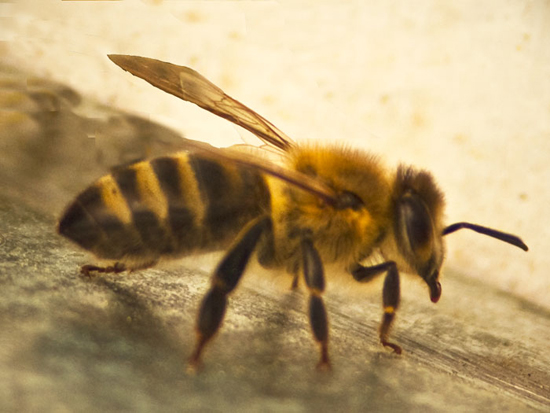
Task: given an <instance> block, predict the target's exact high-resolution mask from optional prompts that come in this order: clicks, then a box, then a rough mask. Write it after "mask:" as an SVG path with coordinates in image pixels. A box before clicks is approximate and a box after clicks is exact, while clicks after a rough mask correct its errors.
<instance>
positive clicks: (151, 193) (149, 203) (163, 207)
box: [131, 162, 168, 220]
mask: <svg viewBox="0 0 550 413" xmlns="http://www.w3.org/2000/svg"><path fill="white" fill-rule="evenodd" d="M131 168H132V169H133V170H135V171H136V185H137V190H138V193H139V199H140V201H141V203H142V204H143V205H145V207H146V208H147V209H148V210H150V211H151V212H153V213H154V214H155V215H156V216H157V217H158V218H159V219H161V220H163V219H165V218H166V216H167V215H168V202H167V200H166V196H165V195H164V192H162V189H161V188H160V185H159V181H158V179H157V176H156V175H155V172H154V170H153V168H152V167H151V164H150V163H149V162H140V163H137V164H135V165H132V166H131Z"/></svg>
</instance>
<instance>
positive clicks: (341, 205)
mask: <svg viewBox="0 0 550 413" xmlns="http://www.w3.org/2000/svg"><path fill="white" fill-rule="evenodd" d="M363 205H364V204H363V200H362V199H361V198H359V196H358V195H356V194H354V193H353V192H349V191H344V192H342V193H341V194H340V196H339V197H338V209H347V208H351V209H353V210H354V211H357V210H358V209H360V208H362V207H363Z"/></svg>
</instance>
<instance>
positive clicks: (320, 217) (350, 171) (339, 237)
mask: <svg viewBox="0 0 550 413" xmlns="http://www.w3.org/2000/svg"><path fill="white" fill-rule="evenodd" d="M288 162H289V165H288V167H289V168H292V169H294V170H297V171H299V172H301V173H304V174H307V175H309V176H312V177H315V178H317V179H318V180H320V181H321V182H323V183H324V184H326V185H327V186H329V187H330V188H332V189H333V190H334V192H335V193H336V194H337V195H338V196H344V197H350V198H351V199H352V201H353V200H356V201H357V205H356V207H347V208H340V207H338V206H333V205H328V204H326V203H324V202H323V201H321V200H320V199H319V198H318V197H316V196H314V195H312V194H310V193H307V192H304V191H302V190H300V189H296V188H294V187H290V186H288V185H285V184H284V183H281V182H278V181H275V180H270V186H271V192H272V199H271V207H272V215H273V221H274V234H275V246H276V251H277V253H276V255H277V257H278V260H279V261H287V260H288V259H289V258H295V257H296V256H297V255H298V254H297V251H298V250H299V245H298V242H299V238H300V237H299V235H301V234H303V233H304V231H306V232H307V233H309V234H310V235H309V236H311V238H312V240H313V242H314V244H315V247H316V248H317V250H318V251H319V254H320V255H321V257H322V259H323V261H324V262H326V263H331V262H338V263H343V264H344V265H345V266H349V265H351V264H353V263H356V262H358V261H360V260H361V259H363V258H365V257H367V256H368V255H370V254H371V252H372V250H373V248H374V247H376V245H377V243H379V241H380V239H381V238H382V237H383V236H384V233H385V232H386V231H387V229H388V225H389V223H390V218H391V217H390V209H389V206H390V202H391V182H390V180H389V178H388V175H387V173H386V171H385V169H384V168H383V167H382V165H381V164H380V162H379V161H378V159H377V158H376V157H374V156H373V155H371V154H369V153H367V152H362V151H359V150H353V149H349V148H343V147H321V146H316V145H312V146H302V147H297V148H295V149H293V150H292V151H291V152H290V154H289V161H288ZM352 204H353V202H352Z"/></svg>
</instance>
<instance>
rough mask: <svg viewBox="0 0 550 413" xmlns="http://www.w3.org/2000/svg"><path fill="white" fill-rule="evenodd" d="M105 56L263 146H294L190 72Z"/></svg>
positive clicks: (131, 58) (168, 65)
mask: <svg viewBox="0 0 550 413" xmlns="http://www.w3.org/2000/svg"><path fill="white" fill-rule="evenodd" d="M108 57H109V59H111V60H112V61H113V62H114V63H115V64H116V65H118V66H120V67H121V68H122V69H124V70H126V71H127V72H130V73H131V74H133V75H134V76H137V77H140V78H142V79H143V80H145V81H147V82H149V83H150V84H152V85H153V86H155V87H158V88H159V89H161V90H163V91H165V92H167V93H170V94H172V95H174V96H177V97H179V98H180V99H183V100H186V101H188V102H191V103H194V104H195V105H197V106H200V107H201V108H203V109H206V110H207V111H209V112H212V113H214V114H216V115H218V116H220V117H222V118H225V119H227V120H229V121H231V122H233V123H235V124H237V125H239V126H241V127H243V128H245V129H247V130H248V131H250V132H252V133H253V134H255V135H256V136H258V137H259V138H260V139H262V140H263V141H264V142H266V143H267V144H270V145H273V146H274V147H277V148H279V149H282V150H284V151H288V150H289V149H290V148H292V147H293V146H294V143H293V142H292V140H291V139H290V138H289V137H288V136H287V135H285V134H284V133H283V132H281V131H280V130H279V129H277V127H275V126H274V125H273V124H272V123H271V122H269V121H268V120H266V119H264V118H263V117H262V116H260V115H258V114H257V113H256V112H254V111H253V110H252V109H250V108H248V107H247V106H245V105H243V104H242V103H240V102H239V101H237V100H235V99H233V98H232V97H230V96H228V95H226V94H225V93H224V91H223V90H221V89H220V88H219V87H217V86H216V85H215V84H213V83H212V82H210V81H209V80H208V79H206V78H205V77H204V76H202V75H201V74H199V73H198V72H196V71H195V70H193V69H190V68H188V67H185V66H177V65H174V64H172V63H167V62H162V61H160V60H155V59H150V58H146V57H140V56H129V55H116V54H112V55H108Z"/></svg>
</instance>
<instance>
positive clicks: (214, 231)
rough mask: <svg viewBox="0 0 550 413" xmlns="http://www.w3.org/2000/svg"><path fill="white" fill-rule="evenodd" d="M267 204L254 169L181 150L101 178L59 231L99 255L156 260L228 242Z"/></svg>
mask: <svg viewBox="0 0 550 413" xmlns="http://www.w3.org/2000/svg"><path fill="white" fill-rule="evenodd" d="M268 208H269V192H268V189H267V185H266V183H265V180H264V178H263V176H261V175H260V174H259V173H257V172H256V171H254V170H252V169H249V168H242V167H237V166H234V165H227V164H224V163H220V162H218V161H215V160H209V159H205V158H201V157H198V156H194V155H186V154H178V155H174V156H166V157H161V158H157V159H154V160H152V161H148V162H140V163H137V164H134V165H131V166H129V167H124V168H119V169H117V170H115V171H113V172H112V173H111V174H109V175H107V176H104V177H103V178H101V179H99V180H98V181H97V182H96V183H94V184H93V185H92V186H90V187H89V188H87V189H86V190H85V191H84V192H82V193H81V194H80V195H79V196H78V197H77V198H76V200H75V201H74V202H73V203H72V204H71V205H70V206H69V207H68V209H67V210H66V212H65V214H64V215H63V217H62V218H61V220H60V222H59V227H58V231H59V233H60V234H62V235H64V236H66V237H67V238H69V239H71V240H73V241H74V242H76V243H77V244H79V245H80V246H82V247H83V248H85V249H87V250H90V251H92V252H93V253H95V254H96V255H97V256H98V257H100V258H106V259H113V260H119V261H125V260H128V261H132V260H139V261H156V260H158V259H159V258H162V257H170V256H173V257H175V256H182V255H186V254H189V253H191V252H194V251H205V250H214V249H217V248H222V247H224V246H225V245H226V244H227V243H228V242H229V241H231V239H232V238H233V237H234V236H235V235H236V234H237V233H238V231H239V230H240V229H241V228H242V227H243V226H244V225H245V224H246V223H247V222H248V221H250V220H251V219H253V218H254V217H256V216H258V215H260V214H262V213H266V212H267V209H268Z"/></svg>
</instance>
